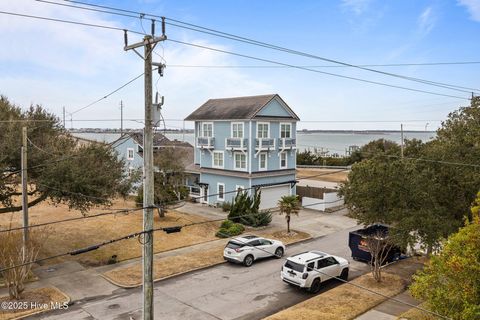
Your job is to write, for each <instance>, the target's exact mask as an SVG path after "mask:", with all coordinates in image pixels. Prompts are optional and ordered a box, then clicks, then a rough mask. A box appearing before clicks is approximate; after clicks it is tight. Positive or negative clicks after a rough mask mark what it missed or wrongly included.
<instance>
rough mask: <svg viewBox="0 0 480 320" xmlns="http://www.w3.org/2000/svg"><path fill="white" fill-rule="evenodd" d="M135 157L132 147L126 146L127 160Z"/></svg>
mask: <svg viewBox="0 0 480 320" xmlns="http://www.w3.org/2000/svg"><path fill="white" fill-rule="evenodd" d="M134 158H135V154H134V150H133V148H128V149H127V160H133V159H134Z"/></svg>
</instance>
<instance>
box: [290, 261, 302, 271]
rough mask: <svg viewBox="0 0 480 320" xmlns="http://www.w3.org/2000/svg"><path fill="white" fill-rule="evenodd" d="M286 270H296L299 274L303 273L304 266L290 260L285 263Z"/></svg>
mask: <svg viewBox="0 0 480 320" xmlns="http://www.w3.org/2000/svg"><path fill="white" fill-rule="evenodd" d="M285 268H288V269H292V270H295V271H297V272H303V269H304V265H303V264H300V263H295V262H293V261H290V260H287V262H285Z"/></svg>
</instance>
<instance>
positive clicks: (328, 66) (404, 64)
mask: <svg viewBox="0 0 480 320" xmlns="http://www.w3.org/2000/svg"><path fill="white" fill-rule="evenodd" d="M469 64H480V61H463V62H425V63H388V64H358V66H359V67H407V66H438V65H469ZM167 67H169V68H212V69H217V68H218V69H223V68H226V69H243V68H245V69H280V68H290V67H287V66H268V65H185V64H168V65H167ZM301 67H305V68H347V67H348V66H343V65H302V66H301Z"/></svg>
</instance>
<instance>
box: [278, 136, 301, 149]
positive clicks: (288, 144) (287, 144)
mask: <svg viewBox="0 0 480 320" xmlns="http://www.w3.org/2000/svg"><path fill="white" fill-rule="evenodd" d="M296 148H297V141H296V139H294V138H278V149H279V150H280V152H282V151H285V150H292V149H296Z"/></svg>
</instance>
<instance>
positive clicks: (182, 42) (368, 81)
mask: <svg viewBox="0 0 480 320" xmlns="http://www.w3.org/2000/svg"><path fill="white" fill-rule="evenodd" d="M167 41H171V42H174V43H179V44H183V45H187V46H192V47H196V48H201V49H206V50H211V51H216V52H220V53H225V54H230V55H234V56H238V57H242V58H247V59H252V60H257V61H263V62H268V63H273V64H277V65H283V66H287V67H291V68H295V69H299V70H305V71H310V72H315V73H320V74H326V75H329V76H333V77H338V78H344V79H349V80H356V81H360V82H365V83H370V84H376V85H380V86H385V87H391V88H396V89H403V90H407V91H413V92H421V93H427V94H432V95H437V96H442V97H449V98H457V99H463V100H470V99H469V98H465V97H460V96H454V95H449V94H443V93H439V92H433V91H426V90H421V89H415V88H410V87H403V86H397V85H394V84H387V83H383V82H378V81H372V80H367V79H363V78H356V77H350V76H344V75H340V74H336V73H331V72H325V71H320V70H315V69H310V68H304V67H300V66H295V65H291V64H288V63H283V62H279V61H275V60H270V59H265V58H258V57H254V56H250V55H246V54H241V53H236V52H232V51H227V50H222V49H216V48H212V47H207V46H203V45H199V44H194V43H188V42H184V41H179V40H174V39H171V38H169V39H167Z"/></svg>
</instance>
